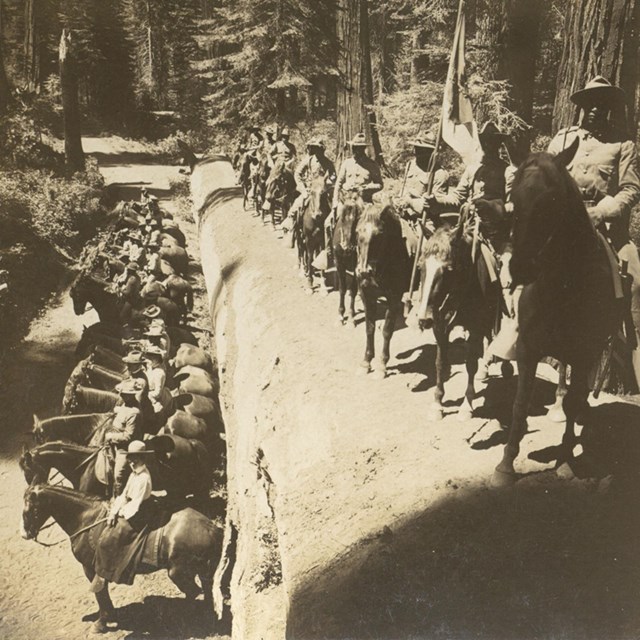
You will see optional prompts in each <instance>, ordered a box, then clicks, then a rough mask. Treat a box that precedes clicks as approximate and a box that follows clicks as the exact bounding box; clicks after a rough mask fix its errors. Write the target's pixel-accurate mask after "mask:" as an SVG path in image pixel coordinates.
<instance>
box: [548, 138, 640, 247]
mask: <svg viewBox="0 0 640 640" xmlns="http://www.w3.org/2000/svg"><path fill="white" fill-rule="evenodd" d="M576 138H579V139H580V144H579V146H578V150H577V152H576V155H575V156H574V158H573V160H572V161H571V164H569V166H568V169H569V173H570V174H571V176H572V177H573V179H574V180H575V181H576V184H577V185H578V188H579V189H580V193H582V197H583V199H584V200H585V201H586V204H587V209H588V210H589V215H590V216H591V218H592V220H593V222H594V224H595V225H596V226H598V227H599V228H601V229H602V230H603V231H606V233H607V235H608V236H609V238H610V239H611V241H612V242H613V244H614V246H615V247H616V249H620V247H622V246H623V245H624V244H626V243H627V242H628V241H629V217H630V215H631V209H632V208H633V206H634V205H635V204H637V203H638V201H639V200H640V177H639V175H638V158H637V150H636V145H635V144H634V143H633V142H631V141H630V140H626V141H624V142H608V141H604V140H600V139H598V138H596V137H594V136H593V135H592V134H591V133H590V132H589V131H587V130H586V129H582V128H580V127H570V128H568V129H562V130H561V131H559V132H558V134H557V135H556V137H555V138H554V139H553V140H552V141H551V143H550V144H549V149H548V151H549V153H551V154H552V155H556V154H557V153H560V151H562V150H563V149H564V148H566V147H568V146H570V145H571V143H572V142H573V141H574V140H575V139H576ZM602 223H607V224H606V226H604V225H603V224H602Z"/></svg>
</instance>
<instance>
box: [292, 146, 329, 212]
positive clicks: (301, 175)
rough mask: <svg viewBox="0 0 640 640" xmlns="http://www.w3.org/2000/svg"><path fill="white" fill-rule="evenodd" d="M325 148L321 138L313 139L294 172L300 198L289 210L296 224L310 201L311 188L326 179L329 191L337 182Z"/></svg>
mask: <svg viewBox="0 0 640 640" xmlns="http://www.w3.org/2000/svg"><path fill="white" fill-rule="evenodd" d="M324 151H325V147H324V142H323V141H322V139H321V138H318V137H316V138H311V139H310V140H309V141H308V142H307V153H306V154H305V155H304V156H303V158H302V160H301V161H300V162H299V164H298V166H297V167H296V170H295V172H294V174H293V175H294V178H295V181H296V188H297V190H298V193H299V195H298V197H297V198H296V199H295V200H294V202H293V204H292V205H291V209H289V217H290V218H292V219H293V221H294V224H295V221H296V220H297V217H298V215H299V214H300V212H301V211H302V209H303V208H304V205H305V204H306V202H307V200H308V199H309V191H308V190H309V187H310V186H311V184H312V183H313V182H314V180H316V179H318V178H324V182H325V186H326V188H327V189H329V188H333V185H334V184H335V181H336V168H335V165H334V164H333V162H332V161H331V160H330V159H329V158H327V156H326V155H325V154H324Z"/></svg>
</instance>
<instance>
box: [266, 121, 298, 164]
mask: <svg viewBox="0 0 640 640" xmlns="http://www.w3.org/2000/svg"><path fill="white" fill-rule="evenodd" d="M296 155H297V153H296V148H295V146H294V145H293V144H292V143H291V142H289V129H287V127H285V128H284V129H283V130H282V131H281V132H280V140H278V141H277V142H274V143H273V144H272V145H271V148H270V149H269V150H268V156H269V164H270V166H271V167H272V168H273V167H274V166H275V165H276V163H277V162H278V160H281V161H282V162H284V164H285V166H286V167H287V169H289V170H290V171H293V167H294V165H295V161H296Z"/></svg>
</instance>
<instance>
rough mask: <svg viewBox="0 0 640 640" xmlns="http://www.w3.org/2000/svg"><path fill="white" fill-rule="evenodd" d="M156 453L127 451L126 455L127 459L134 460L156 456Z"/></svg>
mask: <svg viewBox="0 0 640 640" xmlns="http://www.w3.org/2000/svg"><path fill="white" fill-rule="evenodd" d="M155 453H156V452H155V451H131V452H129V451H125V452H124V455H125V456H127V458H132V457H133V456H148V455H155Z"/></svg>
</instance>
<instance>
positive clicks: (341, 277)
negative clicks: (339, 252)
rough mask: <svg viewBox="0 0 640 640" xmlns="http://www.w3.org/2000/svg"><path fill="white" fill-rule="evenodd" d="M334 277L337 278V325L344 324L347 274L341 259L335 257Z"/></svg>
mask: <svg viewBox="0 0 640 640" xmlns="http://www.w3.org/2000/svg"><path fill="white" fill-rule="evenodd" d="M336 275H337V278H338V291H339V298H338V316H339V323H340V324H341V325H342V324H344V313H345V303H344V299H345V297H346V295H347V272H346V269H345V268H344V265H343V263H342V259H341V258H338V257H337V256H336Z"/></svg>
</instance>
